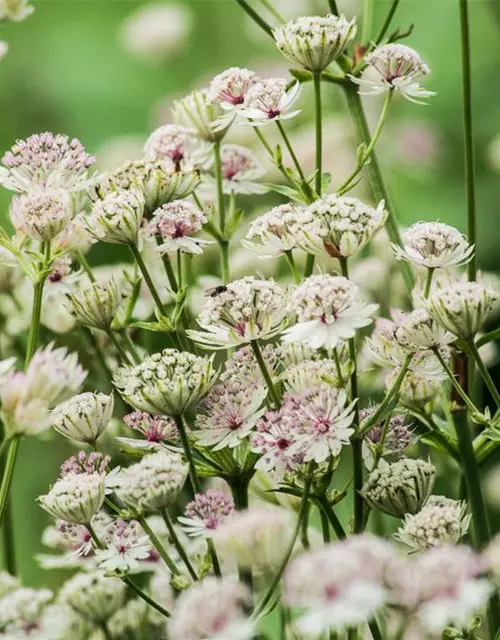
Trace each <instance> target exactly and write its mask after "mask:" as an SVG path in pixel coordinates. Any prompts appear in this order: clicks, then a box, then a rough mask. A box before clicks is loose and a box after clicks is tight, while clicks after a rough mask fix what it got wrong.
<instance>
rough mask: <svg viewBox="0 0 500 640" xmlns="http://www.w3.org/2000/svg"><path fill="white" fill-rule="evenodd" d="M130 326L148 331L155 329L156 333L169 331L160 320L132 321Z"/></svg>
mask: <svg viewBox="0 0 500 640" xmlns="http://www.w3.org/2000/svg"><path fill="white" fill-rule="evenodd" d="M130 326H131V327H134V328H136V329H145V330H146V331H153V332H155V333H166V332H167V330H166V329H165V327H164V326H163V325H162V324H161V323H160V322H132V324H131V325H130ZM170 331H171V329H170Z"/></svg>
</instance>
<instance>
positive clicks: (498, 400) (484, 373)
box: [467, 340, 500, 408]
mask: <svg viewBox="0 0 500 640" xmlns="http://www.w3.org/2000/svg"><path fill="white" fill-rule="evenodd" d="M467 346H468V348H469V351H470V353H471V355H472V358H473V360H474V362H475V363H476V366H477V368H478V370H479V373H480V374H481V378H482V379H483V380H484V383H485V384H486V386H487V387H488V391H489V392H490V393H491V396H492V398H493V400H494V401H495V404H496V405H497V407H499V408H500V393H499V392H498V389H497V388H496V385H495V383H494V382H493V379H492V377H491V376H490V374H489V372H488V369H487V368H486V366H485V364H484V362H483V360H482V358H481V355H480V353H479V351H478V349H477V347H476V344H475V342H474V340H470V341H469V342H468V343H467Z"/></svg>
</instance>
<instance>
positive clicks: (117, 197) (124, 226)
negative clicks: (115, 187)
mask: <svg viewBox="0 0 500 640" xmlns="http://www.w3.org/2000/svg"><path fill="white" fill-rule="evenodd" d="M144 206H145V198H144V195H143V193H142V191H141V190H139V189H138V188H135V189H128V190H123V191H116V192H112V193H109V194H108V195H107V196H106V197H105V198H104V200H98V201H97V202H96V203H95V205H94V208H93V210H92V215H91V216H90V217H89V219H88V223H87V228H88V230H89V232H90V233H92V234H93V235H94V236H95V237H96V238H97V239H98V240H101V241H102V242H111V243H113V244H134V243H135V242H137V235H138V233H139V229H140V227H141V222H142V217H143V215H144Z"/></svg>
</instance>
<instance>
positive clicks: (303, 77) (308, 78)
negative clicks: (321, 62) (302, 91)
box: [290, 68, 313, 82]
mask: <svg viewBox="0 0 500 640" xmlns="http://www.w3.org/2000/svg"><path fill="white" fill-rule="evenodd" d="M290 73H291V75H292V76H293V77H294V78H295V79H296V80H298V81H299V82H312V79H313V74H312V73H311V72H310V71H306V70H305V69H295V68H294V69H290Z"/></svg>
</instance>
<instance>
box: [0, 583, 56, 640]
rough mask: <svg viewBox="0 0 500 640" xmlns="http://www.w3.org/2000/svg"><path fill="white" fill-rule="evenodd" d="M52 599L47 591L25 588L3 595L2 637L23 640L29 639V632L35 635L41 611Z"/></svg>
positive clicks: (0, 620) (0, 617)
mask: <svg viewBox="0 0 500 640" xmlns="http://www.w3.org/2000/svg"><path fill="white" fill-rule="evenodd" d="M52 597H53V593H52V591H50V590H49V589H30V588H27V587H19V588H17V589H13V590H11V591H9V592H8V593H7V594H5V595H4V596H3V597H2V598H1V599H0V626H1V628H2V635H4V637H5V638H7V639H8V640H11V639H12V640H18V639H19V640H23V639H24V638H28V637H29V636H28V634H29V632H30V630H33V631H34V632H35V633H36V632H37V630H38V629H39V624H40V617H41V615H42V614H43V610H44V608H45V607H46V605H47V603H48V602H50V601H51V600H52ZM30 635H31V634H30ZM32 637H34V636H32Z"/></svg>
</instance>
